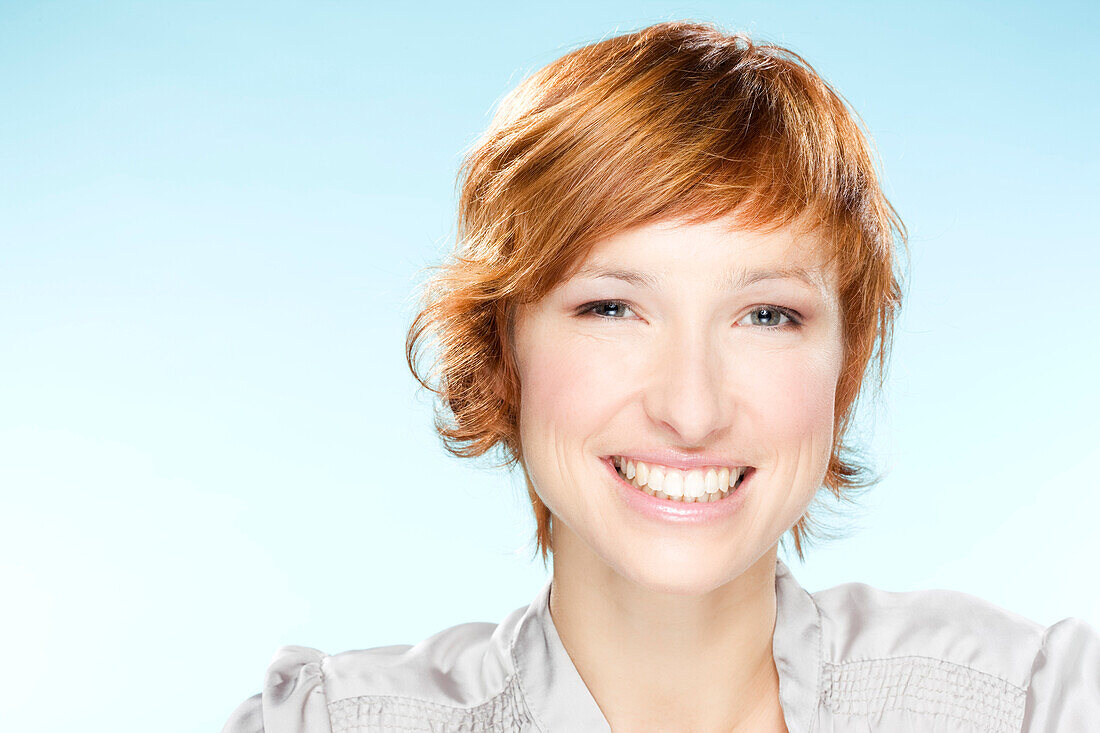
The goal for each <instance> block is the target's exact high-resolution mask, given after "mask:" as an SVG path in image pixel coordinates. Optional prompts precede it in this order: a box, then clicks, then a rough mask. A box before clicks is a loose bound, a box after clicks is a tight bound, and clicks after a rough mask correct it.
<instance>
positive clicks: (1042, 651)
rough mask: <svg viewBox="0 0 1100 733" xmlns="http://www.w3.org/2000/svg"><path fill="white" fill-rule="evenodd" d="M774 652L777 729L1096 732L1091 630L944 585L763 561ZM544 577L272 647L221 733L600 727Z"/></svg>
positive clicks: (1099, 652) (1096, 642) (1096, 663)
mask: <svg viewBox="0 0 1100 733" xmlns="http://www.w3.org/2000/svg"><path fill="white" fill-rule="evenodd" d="M775 589H776V608H777V614H776V623H775V629H774V633H773V640H772V652H773V657H774V659H775V663H776V669H777V670H778V672H779V696H780V703H781V705H782V707H783V712H784V717H785V720H786V723H787V729H788V730H789V731H790V733H802V732H806V733H856V732H859V733H866V732H868V731H888V732H889V733H909V732H912V733H917V732H918V731H919V732H920V733H927V732H928V731H943V732H944V733H977V732H978V731H981V732H982V733H1018V732H1024V733H1086V732H1088V731H1100V634H1098V633H1097V631H1096V629H1094V628H1092V627H1091V626H1089V625H1088V624H1086V623H1085V622H1083V621H1081V620H1080V619H1075V618H1067V619H1063V620H1062V621H1059V622H1058V623H1056V624H1053V625H1052V626H1050V627H1049V628H1047V627H1043V626H1041V625H1040V624H1037V623H1035V622H1033V621H1030V620H1028V619H1026V618H1024V617H1022V616H1018V615H1016V614H1014V613H1012V612H1010V611H1007V610H1005V609H1002V608H999V607H997V606H994V605H993V604H991V603H988V602H987V601H984V600H982V599H980V598H976V597H974V596H970V595H967V594H964V593H958V592H955V591H945V590H926V591H914V592H908V593H891V592H887V591H882V590H879V589H877V588H873V587H871V586H868V585H864V584H862V583H845V584H843V585H838V586H835V587H833V588H829V589H826V590H822V591H818V592H815V593H812V594H811V593H808V592H807V591H805V590H804V589H803V588H802V587H801V586H800V585H799V584H798V582H797V581H796V580H795V579H794V576H793V575H792V574H791V572H790V570H789V568H787V566H786V564H784V563H783V562H782V561H781V560H777V561H776V582H775ZM550 593H551V581H547V583H546V585H544V586H543V588H542V590H541V591H540V592H539V594H538V595H537V596H536V597H535V599H534V600H533V601H532V602H531V604H530V605H529V606H527V607H524V608H518V609H516V610H515V611H513V612H512V613H511V614H509V615H508V616H507V617H506V618H505V619H504V620H503V621H501V622H500V623H499V624H491V623H468V624H460V625H458V626H453V627H451V628H448V629H445V630H443V631H441V632H439V633H437V634H435V635H433V636H431V637H429V638H427V639H425V640H423V641H421V642H420V643H418V644H416V645H396V646H388V647H379V648H375V649H366V650H357V651H348V652H343V653H341V654H335V655H326V654H324V653H323V652H320V651H318V650H316V649H310V648H307V647H300V646H288V647H283V648H281V649H279V650H278V651H277V652H276V654H275V656H274V658H273V659H272V661H271V663H270V665H269V666H268V670H267V677H266V679H265V680H264V683H263V686H262V693H260V694H257V695H254V696H253V697H251V698H249V699H247V700H246V701H245V702H244V703H242V704H241V705H240V707H238V708H237V710H236V711H235V712H234V713H233V715H232V716H231V718H230V720H229V722H228V723H226V725H225V727H224V728H223V730H222V733H366V732H367V731H426V732H431V733H438V732H443V731H456V732H458V731H462V732H464V733H473V732H475V731H487V732H488V731H494V732H495V731H508V732H509V733H511V732H516V733H527V732H528V731H532V732H533V731H541V732H543V733H551V732H555V733H556V732H558V731H561V732H562V733H576V732H578V731H593V732H600V733H604V732H609V731H610V730H611V728H610V726H609V725H608V723H607V721H606V720H605V719H604V717H603V714H602V713H601V712H600V709H599V707H598V706H597V704H596V702H595V700H594V699H593V698H592V696H591V694H590V693H589V692H588V689H587V687H585V685H584V682H583V680H582V679H581V677H580V675H579V674H578V673H577V670H576V667H574V665H573V663H572V661H571V660H570V658H569V655H568V653H567V652H566V651H565V648H564V646H563V645H562V643H561V639H560V638H559V637H558V634H557V630H556V629H555V628H554V624H553V621H552V619H551V617H550V612H549V598H550Z"/></svg>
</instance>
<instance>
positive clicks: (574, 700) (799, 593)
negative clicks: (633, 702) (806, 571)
mask: <svg viewBox="0 0 1100 733" xmlns="http://www.w3.org/2000/svg"><path fill="white" fill-rule="evenodd" d="M552 582H553V579H552V578H551V579H550V580H548V581H547V582H546V584H545V585H544V586H543V587H542V590H541V591H539V593H538V595H537V596H536V597H535V600H534V601H532V602H531V605H530V606H529V607H528V608H527V612H526V613H525V614H524V615H523V617H522V618H521V619H520V621H519V625H518V627H517V629H516V633H515V636H514V637H513V640H512V649H511V653H512V662H513V664H514V665H515V669H516V672H517V674H518V677H519V680H518V681H519V686H520V689H521V690H522V691H523V695H524V697H525V699H526V701H527V707H528V709H529V710H530V711H531V714H532V716H533V717H534V719H535V723H536V725H537V726H538V729H539V730H541V731H544V733H556V732H557V731H575V730H583V731H600V732H601V733H610V732H611V727H610V725H608V723H607V720H606V719H605V718H604V716H603V713H602V712H601V711H600V708H599V706H598V705H596V701H595V700H594V699H593V698H592V694H591V693H590V692H589V691H588V688H587V687H586V686H585V684H584V680H582V679H581V676H580V674H579V673H578V672H577V668H576V666H574V664H573V660H572V659H570V657H569V654H568V652H566V651H565V646H564V645H563V644H562V642H561V637H559V636H558V631H557V629H556V628H555V627H554V622H553V619H551V617H550V587H551V584H552ZM775 595H776V619H775V630H774V633H773V636H772V656H773V658H774V659H775V667H776V670H777V671H778V672H779V702H780V704H781V705H782V706H783V717H784V720H785V721H786V724H787V730H791V731H809V730H812V729H813V728H812V726H813V723H814V715H815V713H816V711H817V701H818V698H819V696H820V695H819V691H820V689H821V680H820V670H821V621H820V618H819V617H818V613H817V606H816V605H815V604H814V602H813V599H812V598H811V597H810V594H809V593H807V592H806V591H805V590H804V589H803V588H802V586H800V585H799V584H798V581H796V580H795V578H794V576H793V575H791V572H790V570H789V569H788V568H787V566H786V564H784V563H783V561H782V560H780V559H779V558H776V568H775Z"/></svg>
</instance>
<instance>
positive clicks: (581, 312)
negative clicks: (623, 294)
mask: <svg viewBox="0 0 1100 733" xmlns="http://www.w3.org/2000/svg"><path fill="white" fill-rule="evenodd" d="M608 304H612V305H620V306H623V307H625V308H628V309H630V310H633V306H632V305H631V304H630V301H627V300H619V299H615V298H607V299H604V300H593V301H590V302H588V303H585V304H584V305H582V306H581V307H580V308H578V309H577V315H578V316H585V315H592V316H594V317H596V318H599V319H601V320H604V321H622V320H625V319H624V318H616V317H613V316H601V315H599V314H598V313H595V312H594V311H595V309H596V308H598V307H599V306H602V305H608ZM760 308H767V309H768V310H774V311H778V312H779V313H780V314H781V315H784V316H786V317H787V320H788V321H789V323H785V324H782V325H779V326H757V328H760V329H763V330H765V331H785V330H788V329H795V328H800V327H801V326H802V324H803V319H802V314H801V313H799V312H798V311H796V310H794V309H793V308H787V307H786V306H782V305H773V304H771V303H759V304H757V305H754V306H753V307H752V308H751V309H750V310H748V311H747V312H746V313H745V315H746V316H747V315H751V314H752V313H753V311H755V310H758V309H760ZM742 319H743V317H742ZM742 319H739V321H738V322H740V320H742Z"/></svg>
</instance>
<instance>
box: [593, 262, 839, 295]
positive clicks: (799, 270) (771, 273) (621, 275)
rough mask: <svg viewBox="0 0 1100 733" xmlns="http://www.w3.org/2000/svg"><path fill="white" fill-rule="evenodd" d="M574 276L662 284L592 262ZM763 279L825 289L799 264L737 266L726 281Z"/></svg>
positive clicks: (738, 285)
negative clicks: (785, 265) (761, 266)
mask: <svg viewBox="0 0 1100 733" xmlns="http://www.w3.org/2000/svg"><path fill="white" fill-rule="evenodd" d="M574 277H592V278H612V279H614V280H622V281H623V282H627V283H630V284H631V285H639V286H641V287H646V288H650V289H652V290H656V289H658V288H659V287H660V286H661V279H660V278H659V277H655V276H653V275H649V274H646V273H644V272H637V271H634V270H624V269H619V268H605V267H601V266H599V265H592V264H589V265H585V266H584V267H581V268H580V269H579V270H577V273H576V274H575V275H574ZM762 280H801V281H802V282H804V283H806V284H807V285H809V286H810V287H812V288H814V289H817V290H824V286H823V284H822V282H821V280H820V279H819V278H818V277H817V276H815V274H814V273H812V272H810V271H809V270H807V269H806V268H804V267H797V266H794V267H771V268H761V269H757V270H746V269H743V268H737V269H734V270H733V271H732V272H731V274H730V275H728V276H727V277H726V278H725V281H726V282H728V283H730V285H732V287H733V288H734V289H735V290H741V289H744V288H747V287H748V286H750V285H752V284H753V283H758V282H760V281H762Z"/></svg>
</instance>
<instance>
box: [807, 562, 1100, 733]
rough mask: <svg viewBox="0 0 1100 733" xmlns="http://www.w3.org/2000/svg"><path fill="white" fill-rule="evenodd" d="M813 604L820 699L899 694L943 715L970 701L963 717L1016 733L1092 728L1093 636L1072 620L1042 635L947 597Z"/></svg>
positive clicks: (869, 591) (893, 595)
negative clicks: (824, 693) (824, 692)
mask: <svg viewBox="0 0 1100 733" xmlns="http://www.w3.org/2000/svg"><path fill="white" fill-rule="evenodd" d="M811 597H812V598H813V600H814V603H815V605H816V606H817V609H818V613H819V615H820V619H821V630H822V637H821V643H822V650H821V651H822V663H823V665H822V674H823V676H824V677H825V680H824V683H825V689H833V690H845V691H846V692H847V693H848V694H854V697H856V698H858V697H861V696H863V697H865V696H864V695H863V693H861V692H860V691H859V690H857V689H856V688H860V687H865V688H867V689H866V690H864V691H863V692H866V693H868V694H869V691H870V690H872V689H879V690H882V689H894V688H897V687H898V686H899V685H903V686H904V688H905V689H906V694H909V695H915V696H916V697H918V698H920V702H921V704H922V705H925V706H931V707H936V708H940V707H942V709H943V710H944V711H947V710H950V709H952V706H958V705H962V704H963V703H964V701H965V700H970V702H968V703H965V706H966V707H967V708H968V711H967V714H968V715H974V714H977V715H978V717H980V718H981V719H983V720H993V721H999V722H1003V723H1005V724H1006V725H1007V728H1006V730H1007V729H1011V730H1022V731H1024V733H1046V732H1047V731H1077V730H1081V731H1084V730H1088V729H1089V727H1088V725H1094V724H1095V721H1096V720H1100V634H1098V633H1097V631H1096V629H1094V628H1093V627H1092V626H1090V625H1089V624H1087V623H1085V622H1084V621H1082V620H1080V619H1077V618H1066V619H1063V620H1061V621H1059V622H1057V623H1055V624H1053V625H1051V626H1049V627H1047V626H1043V625H1042V624H1039V623H1036V622H1035V621H1032V620H1030V619H1028V618H1026V617H1024V616H1021V615H1019V614H1016V613H1014V612H1012V611H1009V610H1007V609H1005V608H1002V607H1000V606H998V605H996V604H994V603H991V602H989V601H987V600H985V599H982V598H979V597H977V596H973V595H970V594H967V593H962V592H959V591H951V590H921V591H908V592H891V591H884V590H881V589H878V588H875V587H872V586H869V585H866V584H863V583H845V584H843V585H838V586H834V587H832V588H829V589H826V590H822V591H818V592H816V593H812V594H811ZM947 691H950V693H949V694H948V693H947ZM940 697H942V698H943V699H942V700H939V698H940ZM948 698H950V699H948ZM880 702H883V701H880ZM833 703H834V704H835V705H836V706H837V707H838V708H839V707H841V702H840V701H839V700H833ZM883 704H885V703H884V702H883ZM847 707H849V706H847V705H845V708H847ZM931 707H930V709H931ZM960 709H961V708H960ZM975 719H977V718H975ZM1086 721H1088V725H1086ZM1021 726H1022V727H1021Z"/></svg>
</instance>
